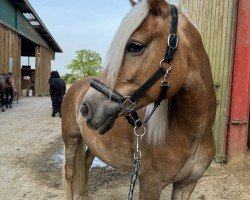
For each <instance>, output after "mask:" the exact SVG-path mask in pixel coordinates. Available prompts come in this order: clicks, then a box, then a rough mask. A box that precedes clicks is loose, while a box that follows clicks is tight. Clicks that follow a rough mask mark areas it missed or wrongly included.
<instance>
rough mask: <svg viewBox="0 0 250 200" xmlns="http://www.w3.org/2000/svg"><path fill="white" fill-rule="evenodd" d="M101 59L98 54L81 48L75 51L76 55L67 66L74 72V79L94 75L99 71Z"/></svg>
mask: <svg viewBox="0 0 250 200" xmlns="http://www.w3.org/2000/svg"><path fill="white" fill-rule="evenodd" d="M101 62H102V59H101V57H100V55H99V54H98V53H97V52H95V51H91V50H87V49H82V50H79V51H76V57H75V58H74V59H73V60H72V61H71V63H70V64H69V65H67V68H68V69H70V70H71V71H72V74H76V75H78V76H76V77H75V78H76V79H80V78H84V77H87V76H96V75H98V74H99V73H100V71H101Z"/></svg>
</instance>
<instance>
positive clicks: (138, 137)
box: [128, 119, 147, 200]
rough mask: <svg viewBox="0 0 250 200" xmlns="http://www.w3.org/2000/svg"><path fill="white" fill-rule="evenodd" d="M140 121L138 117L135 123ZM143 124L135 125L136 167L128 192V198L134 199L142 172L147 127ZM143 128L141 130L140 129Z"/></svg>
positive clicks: (129, 199)
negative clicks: (138, 178)
mask: <svg viewBox="0 0 250 200" xmlns="http://www.w3.org/2000/svg"><path fill="white" fill-rule="evenodd" d="M138 121H140V122H141V120H140V119H138V120H137V121H136V122H135V124H138ZM139 124H141V126H139V127H138V126H137V125H135V127H134V134H135V136H136V150H135V152H134V168H133V170H132V173H131V180H130V186H129V193H128V200H132V199H133V194H134V190H135V184H136V180H137V177H138V174H139V173H140V166H141V150H140V143H141V140H142V138H143V136H144V135H145V134H146V131H147V130H146V127H145V126H144V124H142V123H139ZM140 129H141V130H140Z"/></svg>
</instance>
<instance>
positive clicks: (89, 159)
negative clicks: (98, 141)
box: [84, 149, 95, 199]
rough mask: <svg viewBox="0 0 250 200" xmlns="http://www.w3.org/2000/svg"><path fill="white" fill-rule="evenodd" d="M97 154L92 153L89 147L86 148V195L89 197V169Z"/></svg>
mask: <svg viewBox="0 0 250 200" xmlns="http://www.w3.org/2000/svg"><path fill="white" fill-rule="evenodd" d="M94 158H95V156H94V155H93V154H92V153H91V151H90V150H89V149H87V150H86V157H85V184H84V186H85V188H84V197H85V198H86V199H87V198H88V176H89V169H90V167H91V165H92V163H93V160H94Z"/></svg>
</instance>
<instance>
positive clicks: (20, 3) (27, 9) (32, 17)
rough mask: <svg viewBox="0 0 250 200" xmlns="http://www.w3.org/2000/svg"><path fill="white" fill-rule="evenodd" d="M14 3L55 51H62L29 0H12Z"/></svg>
mask: <svg viewBox="0 0 250 200" xmlns="http://www.w3.org/2000/svg"><path fill="white" fill-rule="evenodd" d="M10 1H11V2H12V4H13V5H14V6H15V7H17V8H18V9H19V10H20V12H22V13H23V15H24V16H25V18H26V19H27V20H28V21H29V23H30V25H31V26H32V27H33V28H34V29H35V30H36V31H37V32H38V33H39V34H40V35H41V37H42V38H43V39H44V40H45V41H46V42H47V44H48V45H49V46H50V48H51V49H52V50H53V51H54V52H62V49H61V47H60V46H59V45H58V44H57V42H56V41H55V39H54V38H53V36H52V35H51V33H50V32H49V30H48V29H47V28H46V26H45V25H44V24H43V22H42V20H41V19H40V18H39V16H38V14H37V13H36V11H35V10H34V8H33V7H32V6H31V5H30V3H29V2H28V1H27V0H10Z"/></svg>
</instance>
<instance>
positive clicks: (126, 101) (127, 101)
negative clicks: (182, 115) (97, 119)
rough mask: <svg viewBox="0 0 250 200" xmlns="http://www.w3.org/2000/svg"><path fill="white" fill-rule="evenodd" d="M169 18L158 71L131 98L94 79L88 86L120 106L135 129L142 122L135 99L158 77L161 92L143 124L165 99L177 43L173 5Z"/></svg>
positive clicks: (175, 15) (176, 23)
mask: <svg viewBox="0 0 250 200" xmlns="http://www.w3.org/2000/svg"><path fill="white" fill-rule="evenodd" d="M171 17H172V22H171V28H170V34H169V36H168V41H167V49H166V53H165V57H164V59H162V61H161V62H160V67H159V69H158V70H157V71H156V72H155V73H154V74H153V75H152V76H151V77H150V78H149V79H148V80H147V81H146V82H145V83H144V84H143V85H142V86H141V87H140V88H139V89H138V90H136V91H135V93H134V94H132V95H131V96H123V95H122V94H120V93H119V92H117V91H115V90H111V89H110V88H109V87H108V86H107V85H105V84H104V83H102V82H100V81H99V80H96V79H93V80H92V81H91V83H90V86H91V87H93V88H94V89H96V90H97V91H99V92H101V93H102V94H104V95H105V96H107V97H109V98H111V100H113V101H115V102H118V103H120V104H122V107H123V110H124V111H125V113H127V114H129V115H127V116H126V119H127V120H128V122H129V124H131V126H133V127H136V128H138V127H141V126H142V124H143V123H142V121H141V120H140V119H139V116H138V114H137V112H136V111H135V107H136V101H137V99H138V98H140V97H141V96H142V95H143V94H144V93H145V92H146V91H147V90H148V89H149V88H151V87H152V86H153V85H154V84H155V83H156V82H157V80H158V79H159V78H160V77H162V76H164V79H163V81H161V92H160V95H159V98H158V100H157V101H156V102H155V106H154V109H153V110H152V112H151V113H150V114H149V116H148V117H147V119H146V120H145V121H144V123H146V122H147V121H148V120H149V118H150V117H151V116H152V115H153V113H154V111H155V110H156V108H157V107H158V106H159V105H160V103H161V101H162V100H163V99H164V98H165V96H166V94H167V91H168V88H169V86H170V85H169V82H168V81H167V76H168V73H169V72H170V70H171V68H172V66H171V61H172V59H173V57H174V54H175V51H176V49H177V47H178V42H179V40H178V37H177V27H178V9H177V8H176V6H174V5H171ZM163 63H167V64H169V65H170V67H169V69H167V70H166V69H165V68H164V67H162V64H163Z"/></svg>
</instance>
